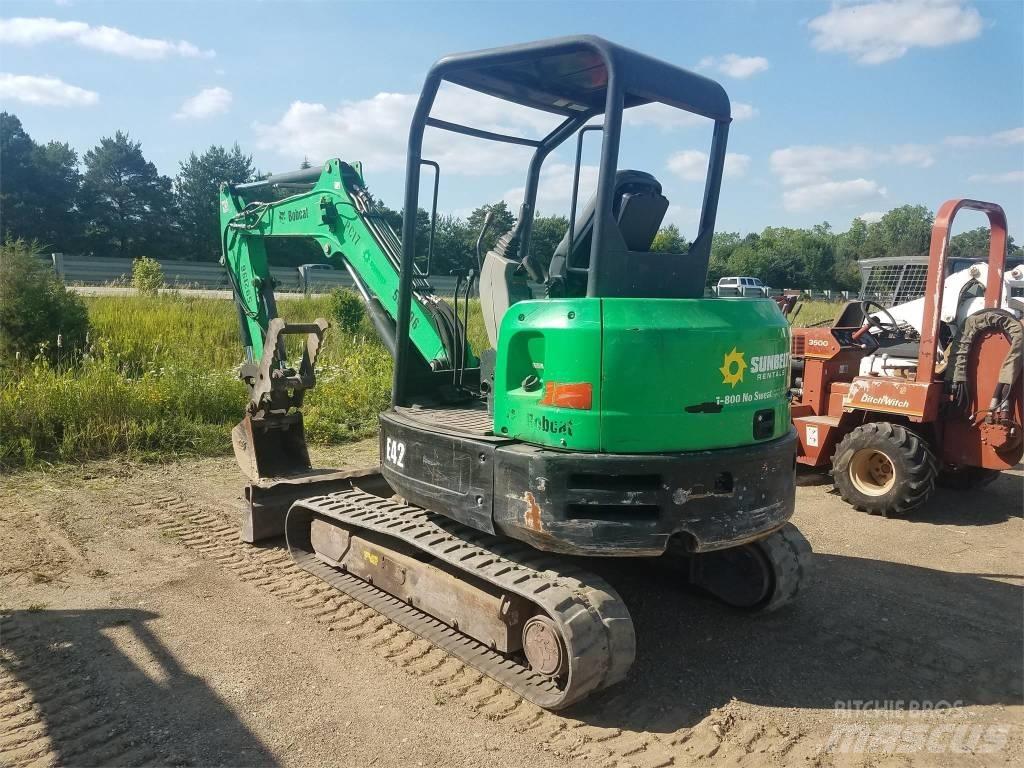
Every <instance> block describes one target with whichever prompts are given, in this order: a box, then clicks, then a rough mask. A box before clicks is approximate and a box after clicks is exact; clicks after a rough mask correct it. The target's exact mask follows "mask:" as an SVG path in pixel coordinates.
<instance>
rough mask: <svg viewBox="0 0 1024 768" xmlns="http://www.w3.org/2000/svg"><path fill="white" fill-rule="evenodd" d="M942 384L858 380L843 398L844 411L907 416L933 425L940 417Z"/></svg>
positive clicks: (879, 377)
mask: <svg viewBox="0 0 1024 768" xmlns="http://www.w3.org/2000/svg"><path fill="white" fill-rule="evenodd" d="M941 394H942V382H924V383H921V382H917V381H910V380H908V379H898V378H895V377H885V376H858V377H857V378H855V379H854V380H853V381H852V382H851V383H850V390H849V392H847V393H846V395H845V396H844V397H843V408H844V409H857V410H864V411H872V412H875V413H891V414H895V415H898V416H906V417H907V418H908V419H910V420H911V421H931V420H933V419H934V418H935V417H936V414H937V413H938V405H939V398H940V396H941Z"/></svg>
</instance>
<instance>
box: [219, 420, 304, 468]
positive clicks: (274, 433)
mask: <svg viewBox="0 0 1024 768" xmlns="http://www.w3.org/2000/svg"><path fill="white" fill-rule="evenodd" d="M231 445H232V447H233V448H234V449H235V460H236V461H237V462H238V466H239V468H241V470H242V474H244V475H245V476H246V477H247V478H249V480H250V481H251V482H254V483H260V482H264V483H265V482H268V481H273V480H274V479H275V478H284V477H290V476H293V475H299V474H302V473H304V472H308V471H309V469H310V466H311V464H310V461H309V449H308V448H307V447H306V430H305V428H304V427H303V425H302V414H301V413H299V412H298V411H296V412H294V413H288V414H285V415H283V416H273V415H268V416H261V417H254V416H253V415H252V414H251V413H247V414H246V415H245V418H244V419H242V420H241V421H240V422H239V423H238V425H237V426H236V427H235V428H234V429H233V430H231Z"/></svg>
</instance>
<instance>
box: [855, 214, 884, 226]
mask: <svg viewBox="0 0 1024 768" xmlns="http://www.w3.org/2000/svg"><path fill="white" fill-rule="evenodd" d="M883 216H885V211H865V212H864V213H862V214H861V215H860V216H858V217H857V218H858V219H861V220H863V221H864V223H866V224H877V223H878V222H880V221H881V220H882V217H883Z"/></svg>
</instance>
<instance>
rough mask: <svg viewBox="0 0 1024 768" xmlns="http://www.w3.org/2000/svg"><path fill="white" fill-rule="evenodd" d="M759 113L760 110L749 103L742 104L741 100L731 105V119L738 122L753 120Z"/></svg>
mask: <svg viewBox="0 0 1024 768" xmlns="http://www.w3.org/2000/svg"><path fill="white" fill-rule="evenodd" d="M759 114H761V111H760V110H759V109H758V108H757V107H754V106H751V105H750V104H744V103H743V102H742V101H737V102H736V103H735V104H733V105H732V119H733V120H736V121H738V122H743V121H744V120H753V119H754V118H755V117H757V116H758V115H759Z"/></svg>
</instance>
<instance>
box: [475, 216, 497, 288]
mask: <svg viewBox="0 0 1024 768" xmlns="http://www.w3.org/2000/svg"><path fill="white" fill-rule="evenodd" d="M492 221H494V211H493V210H489V211H487V215H486V216H484V225H483V226H482V227H480V234H479V236H478V237H477V238H476V266H477V274H478V275H479V274H480V273H481V272H483V269H484V255H483V254H482V253H481V252H480V249H481V247H482V246H483V243H484V235H486V234H487V230H488V229H490V228H491V222H492Z"/></svg>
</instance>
